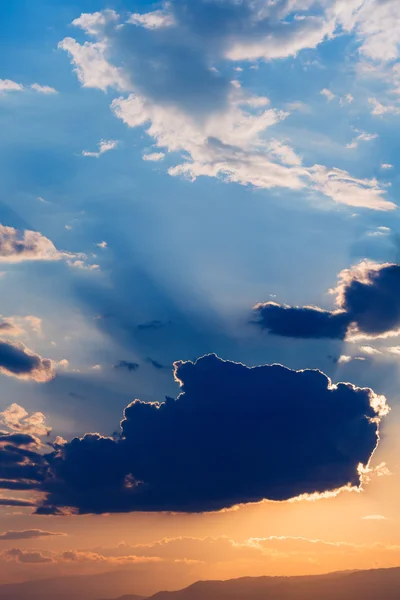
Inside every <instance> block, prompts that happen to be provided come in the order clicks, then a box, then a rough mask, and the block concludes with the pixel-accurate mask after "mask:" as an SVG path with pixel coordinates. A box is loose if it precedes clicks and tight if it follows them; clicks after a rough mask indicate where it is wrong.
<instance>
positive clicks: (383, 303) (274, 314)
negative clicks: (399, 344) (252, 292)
mask: <svg viewBox="0 0 400 600" xmlns="http://www.w3.org/2000/svg"><path fill="white" fill-rule="evenodd" d="M338 278H339V283H338V285H337V287H336V288H335V289H334V290H331V292H332V294H334V295H335V296H336V305H337V308H336V309H335V310H331V311H329V310H322V309H321V308H318V307H315V306H304V307H293V306H287V305H281V304H277V303H276V302H264V303H259V304H257V305H256V306H255V307H254V310H255V312H256V314H257V318H258V320H257V321H256V323H257V324H258V325H259V326H260V327H262V328H263V329H267V330H268V331H269V332H270V333H272V334H275V335H281V336H288V337H299V338H332V339H345V338H346V339H350V340H357V339H363V338H366V339H368V338H372V339H373V338H379V337H390V336H393V335H397V334H398V333H400V292H399V290H400V265H396V264H389V263H384V264H378V263H374V262H370V261H362V262H361V263H360V264H358V265H355V266H354V267H351V268H350V269H345V270H344V271H342V272H341V273H339V276H338Z"/></svg>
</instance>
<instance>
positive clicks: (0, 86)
mask: <svg viewBox="0 0 400 600" xmlns="http://www.w3.org/2000/svg"><path fill="white" fill-rule="evenodd" d="M23 89H24V86H23V85H21V84H20V83H17V82H16V81H12V80H11V79H0V94H2V93H4V92H22V91H23Z"/></svg>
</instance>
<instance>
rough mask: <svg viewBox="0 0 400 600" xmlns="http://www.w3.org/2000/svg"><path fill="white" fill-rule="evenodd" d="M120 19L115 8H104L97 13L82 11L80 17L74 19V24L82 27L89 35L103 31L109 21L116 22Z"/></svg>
mask: <svg viewBox="0 0 400 600" xmlns="http://www.w3.org/2000/svg"><path fill="white" fill-rule="evenodd" d="M118 19H119V16H118V14H117V13H116V12H115V10H109V9H106V10H102V11H101V12H95V13H82V14H81V16H80V17H78V18H77V19H75V20H74V21H72V25H74V26H75V27H80V28H81V29H83V30H84V31H86V33H88V34H89V35H96V34H98V33H100V32H102V31H103V29H104V27H106V25H107V24H108V23H113V22H114V23H116V22H117V21H118Z"/></svg>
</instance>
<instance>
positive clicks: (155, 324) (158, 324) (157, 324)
mask: <svg viewBox="0 0 400 600" xmlns="http://www.w3.org/2000/svg"><path fill="white" fill-rule="evenodd" d="M167 324H168V323H164V322H163V321H158V320H154V321H148V322H147V323H141V324H140V325H138V326H137V328H138V329H139V330H140V331H146V330H148V329H162V328H163V327H165V326H166V325H167Z"/></svg>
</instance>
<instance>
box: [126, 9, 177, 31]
mask: <svg viewBox="0 0 400 600" xmlns="http://www.w3.org/2000/svg"><path fill="white" fill-rule="evenodd" d="M128 23H133V24H134V25H140V26H141V27H145V28H146V29H160V28H161V27H170V26H171V25H174V24H175V20H174V17H173V15H171V14H168V12H166V11H164V10H155V11H153V12H149V13H144V14H139V13H134V14H132V15H131V16H130V17H129V19H128Z"/></svg>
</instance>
